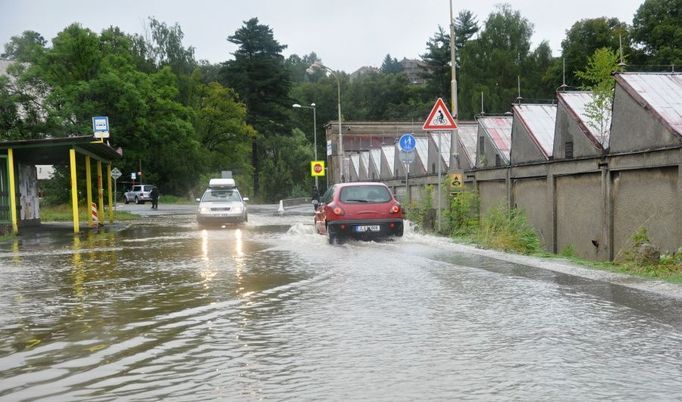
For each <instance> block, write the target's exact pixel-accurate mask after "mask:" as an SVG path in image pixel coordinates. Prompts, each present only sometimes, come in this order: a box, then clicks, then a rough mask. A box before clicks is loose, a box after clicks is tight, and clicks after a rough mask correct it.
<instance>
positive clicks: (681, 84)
mask: <svg viewBox="0 0 682 402" xmlns="http://www.w3.org/2000/svg"><path fill="white" fill-rule="evenodd" d="M619 77H620V78H621V79H622V80H623V81H625V82H626V83H627V84H628V85H630V86H631V87H632V89H634V90H635V91H636V92H637V94H639V95H640V96H641V97H642V98H643V99H644V100H645V101H646V102H647V103H648V104H649V105H651V107H652V109H654V110H655V111H656V112H657V113H658V114H660V116H661V117H662V118H663V120H665V121H666V122H667V123H668V124H670V126H671V127H672V128H673V129H674V130H675V131H676V132H677V133H678V134H680V135H682V74H680V73H622V74H619Z"/></svg>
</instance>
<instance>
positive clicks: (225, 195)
mask: <svg viewBox="0 0 682 402" xmlns="http://www.w3.org/2000/svg"><path fill="white" fill-rule="evenodd" d="M241 200H242V197H241V196H240V195H239V190H235V189H229V190H227V189H208V190H206V192H205V193H204V195H203V196H202V197H201V201H202V202H206V201H209V202H225V201H241Z"/></svg>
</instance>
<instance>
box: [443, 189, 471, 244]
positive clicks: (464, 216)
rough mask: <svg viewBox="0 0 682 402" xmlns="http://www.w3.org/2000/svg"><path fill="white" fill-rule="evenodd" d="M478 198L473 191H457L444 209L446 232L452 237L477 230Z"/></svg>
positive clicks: (468, 234) (469, 234) (467, 234)
mask: <svg viewBox="0 0 682 402" xmlns="http://www.w3.org/2000/svg"><path fill="white" fill-rule="evenodd" d="M479 209H480V198H479V196H478V193H476V192H473V191H462V192H457V193H455V194H454V196H453V197H452V200H451V201H450V207H449V208H448V209H447V210H445V212H444V214H443V215H444V218H445V225H446V229H445V230H446V232H447V233H449V234H450V236H453V237H462V236H471V235H475V234H476V233H477V232H478V227H479Z"/></svg>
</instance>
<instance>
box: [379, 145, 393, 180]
mask: <svg viewBox="0 0 682 402" xmlns="http://www.w3.org/2000/svg"><path fill="white" fill-rule="evenodd" d="M381 152H383V153H384V157H385V158H386V161H387V162H388V167H389V168H390V169H391V174H393V172H394V171H395V145H383V146H382V147H381Z"/></svg>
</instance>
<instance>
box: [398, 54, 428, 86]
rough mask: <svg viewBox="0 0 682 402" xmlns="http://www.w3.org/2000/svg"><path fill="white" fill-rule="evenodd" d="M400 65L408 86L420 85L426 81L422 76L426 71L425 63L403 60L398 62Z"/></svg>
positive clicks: (415, 60) (416, 60)
mask: <svg viewBox="0 0 682 402" xmlns="http://www.w3.org/2000/svg"><path fill="white" fill-rule="evenodd" d="M400 65H401V66H402V68H403V72H404V73H405V75H406V76H407V80H408V81H409V82H410V84H413V85H421V84H424V83H425V82H426V81H425V80H424V77H423V74H424V72H425V71H426V69H427V65H426V63H424V62H423V61H421V60H419V59H407V58H403V59H402V60H401V61H400Z"/></svg>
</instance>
